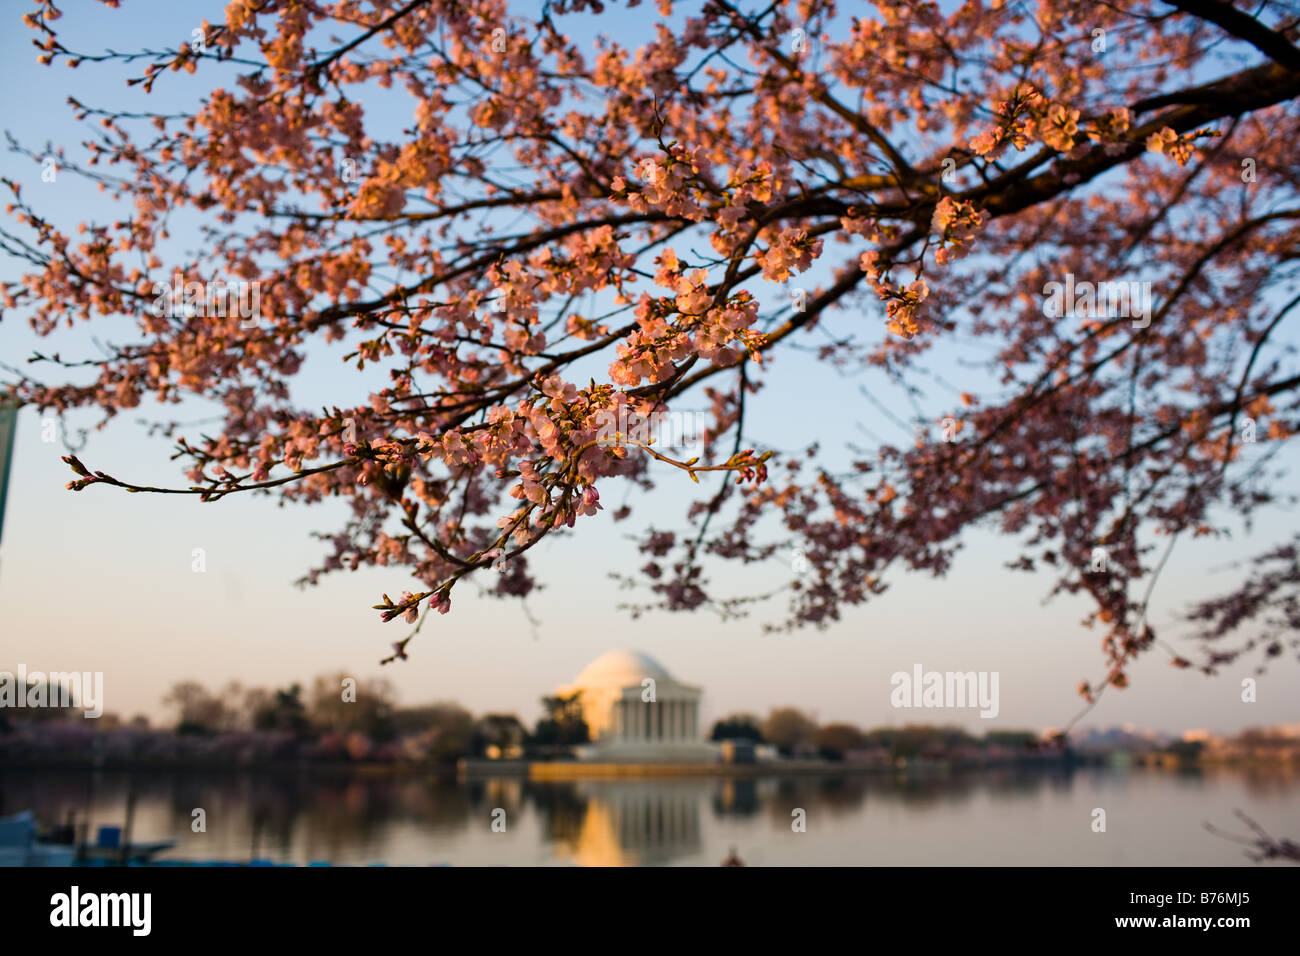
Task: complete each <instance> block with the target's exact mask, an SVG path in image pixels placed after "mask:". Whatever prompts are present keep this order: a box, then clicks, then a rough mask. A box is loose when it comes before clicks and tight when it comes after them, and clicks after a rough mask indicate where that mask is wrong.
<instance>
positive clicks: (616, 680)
mask: <svg viewBox="0 0 1300 956" xmlns="http://www.w3.org/2000/svg"><path fill="white" fill-rule="evenodd" d="M575 691H581V692H582V696H581V697H580V698H579V699H578V700H579V703H580V704H581V706H582V716H583V719H584V720H585V721H586V722H587V729H588V731H589V732H590V734H591V740H592V743H591V744H590V745H588V746H586V747H582V748H580V750H579V754H578V755H579V758H580V759H583V760H590V761H596V762H601V763H698V762H701V761H710V760H714V759H716V756H717V751H716V750H715V748H714V747H713V746H711V745H710V744H707V743H705V742H704V740H703V732H702V729H701V726H700V696H701V692H700V689H699V688H698V687H693V686H691V685H690V684H683V683H681V682H680V681H678V680H677V679H676V678H674V677H673V676H672V675H671V674H669V673H668V671H667V670H666V669H665V668H664V666H663V665H662V664H660V663H659V662H658V661H656V660H655V659H654V658H652V657H650V655H648V654H643V653H641V652H639V651H610V652H609V653H608V654H602V655H601V656H600V657H598V658H596V659H595V660H594V661H592V662H591V663H590V664H588V665H587V666H586V667H585V668H583V670H582V673H580V674H579V675H578V676H577V677H576V678H574V680H573V683H571V684H567V685H565V686H564V687H560V688H558V692H559V693H560V694H563V695H565V696H568V695H570V694H573V693H574V692H575Z"/></svg>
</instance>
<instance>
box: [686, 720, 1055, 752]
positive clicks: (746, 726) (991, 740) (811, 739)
mask: <svg viewBox="0 0 1300 956" xmlns="http://www.w3.org/2000/svg"><path fill="white" fill-rule="evenodd" d="M709 739H710V740H713V741H716V742H720V741H724V740H748V741H751V742H753V743H755V744H769V745H771V746H773V747H775V748H776V749H777V751H778V752H779V753H781V754H782V755H783V756H787V757H800V756H802V757H821V758H822V759H825V760H843V759H844V758H845V756H846V755H849V754H853V753H855V752H862V751H877V752H881V753H884V754H887V755H888V756H889V758H891V759H898V758H903V759H912V758H916V757H926V756H935V757H939V756H948V755H950V754H952V753H954V752H956V751H959V750H961V749H962V748H987V747H994V746H996V747H1004V748H1007V749H1011V750H1027V749H1030V748H1032V747H1034V746H1035V745H1036V744H1037V743H1038V740H1039V735H1038V734H1036V733H1034V732H1033V731H1029V730H995V731H989V732H988V733H986V734H985V735H984V736H983V737H975V736H973V735H971V734H968V733H967V732H966V731H964V730H962V729H961V728H959V727H932V726H928V725H908V726H904V727H879V728H875V729H872V730H862V729H861V728H859V727H857V726H855V725H853V724H849V723H843V722H835V723H828V724H818V723H817V721H816V720H814V719H813V718H812V717H810V716H809V715H807V714H805V713H803V712H802V711H800V710H798V709H796V708H794V707H777V708H774V709H773V710H772V711H771V712H770V713H769V714H768V715H767V718H766V719H761V718H759V717H757V716H756V715H754V714H747V713H738V714H731V715H729V716H727V717H724V718H722V719H721V720H719V721H718V722H717V723H715V724H714V725H713V730H712V732H711V733H710V735H709Z"/></svg>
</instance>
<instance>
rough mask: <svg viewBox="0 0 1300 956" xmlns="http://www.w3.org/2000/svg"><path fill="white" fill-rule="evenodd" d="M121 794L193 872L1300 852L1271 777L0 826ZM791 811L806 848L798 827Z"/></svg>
mask: <svg viewBox="0 0 1300 956" xmlns="http://www.w3.org/2000/svg"><path fill="white" fill-rule="evenodd" d="M128 792H131V793H133V794H134V798H135V822H134V826H133V837H134V839H136V840H152V839H175V840H177V841H178V843H177V846H176V847H175V848H174V849H172V850H170V851H168V852H167V853H166V854H164V856H163V857H162V858H163V859H186V860H227V861H241V862H247V861H249V860H251V859H266V860H272V861H275V862H288V863H296V864H306V863H309V862H313V861H327V862H330V863H334V864H337V865H343V864H347V865H365V864H372V863H384V864H388V865H393V866H397V865H408V866H426V865H429V864H452V865H456V866H484V865H489V866H496V865H526V866H531V865H555V866H573V865H598V866H606V865H679V866H714V865H717V864H718V863H720V862H721V861H722V860H723V859H725V858H726V857H727V856H728V854H729V853H730V851H731V850H732V849H733V848H734V849H735V851H736V853H737V854H738V855H739V856H740V858H741V859H742V860H744V861H745V863H747V864H750V865H758V866H763V865H769V866H771V865H813V866H823V865H901V866H909V865H918V866H930V865H955V866H968V865H994V866H1007V865H1011V866H1015V865H1049V866H1050V865H1085V866H1138V865H1174V866H1178V865H1246V866H1253V865H1255V864H1253V863H1251V861H1250V860H1249V859H1247V857H1246V856H1245V855H1244V849H1245V848H1244V847H1241V846H1239V845H1237V844H1234V843H1232V842H1230V841H1228V840H1226V839H1224V838H1222V837H1220V836H1215V835H1214V834H1212V833H1210V832H1208V831H1207V830H1206V828H1205V825H1206V824H1207V823H1208V824H1213V825H1214V826H1216V827H1218V828H1219V829H1221V830H1226V831H1228V832H1231V833H1233V834H1237V835H1241V836H1245V835H1247V834H1248V832H1249V831H1248V829H1247V827H1246V825H1245V824H1244V823H1242V822H1241V821H1240V820H1239V819H1237V818H1236V817H1235V816H1234V811H1236V810H1242V811H1244V812H1245V813H1247V814H1248V815H1249V816H1250V817H1251V818H1252V819H1254V820H1255V821H1256V822H1258V823H1259V824H1260V825H1262V826H1263V827H1264V828H1265V829H1266V830H1268V831H1269V832H1270V833H1271V834H1272V836H1273V837H1275V838H1279V839H1280V838H1282V837H1289V838H1291V839H1300V775H1297V774H1296V773H1294V772H1291V773H1289V774H1288V773H1283V772H1280V771H1276V770H1215V771H1203V772H1202V771H1195V772H1172V771H1161V770H1153V769H1143V768H1130V769H1122V770H1121V769H1114V768H1109V767H1107V768H1099V767H1088V768H1083V769H1075V770H1073V771H1071V772H1064V771H1060V772H1057V771H1014V770H995V771H980V772H960V773H959V772H953V773H947V774H930V775H924V776H899V775H892V774H881V775H859V774H838V775H830V776H816V777H757V778H723V777H697V778H688V779H659V780H655V779H639V780H579V781H573V782H563V783H561V782H546V783H534V782H528V781H525V780H523V779H520V778H515V777H501V778H489V779H479V780H470V781H467V782H462V783H456V782H454V781H438V780H435V779H430V778H424V777H413V776H408V777H367V776H354V777H343V778H338V777H320V776H316V775H307V774H299V775H289V776H284V775H259V774H247V775H234V774H198V773H158V772H153V773H147V774H144V773H137V774H126V773H107V772H105V773H90V772H70V771H28V770H24V771H8V772H6V771H5V770H4V769H3V768H0V814H8V813H16V812H18V811H20V810H23V809H27V808H31V809H34V810H36V811H37V815H38V817H39V818H40V819H41V820H42V821H44V822H51V823H52V822H58V821H62V820H63V819H64V818H65V817H66V815H67V813H68V811H70V810H72V811H76V813H77V814H78V816H79V817H80V816H82V815H83V814H84V812H85V810H86V807H87V805H88V803H89V806H90V811H91V820H92V827H97V826H99V825H101V824H105V825H120V824H121V823H122V822H123V820H124V818H125V815H126V804H127V795H128ZM199 808H201V809H202V810H203V811H204V814H205V817H206V827H207V829H206V832H201V833H198V832H194V830H193V829H192V821H193V820H194V819H195V816H194V810H195V809H199ZM1097 808H1100V809H1103V810H1105V812H1106V818H1105V819H1106V830H1105V832H1104V833H1098V832H1094V831H1093V820H1094V816H1095V815H1094V810H1095V809H1097ZM796 810H802V811H804V817H805V819H806V830H805V832H795V831H794V830H793V829H792V822H793V821H794V820H795V819H796V815H795V814H794V811H796ZM498 811H504V814H502V813H501V812H498ZM494 820H496V821H498V822H497V826H496V828H495V829H494V827H493V822H494ZM502 821H503V822H504V830H503V829H502ZM92 832H93V830H92ZM1261 865H1270V864H1261ZM1282 865H1285V864H1282Z"/></svg>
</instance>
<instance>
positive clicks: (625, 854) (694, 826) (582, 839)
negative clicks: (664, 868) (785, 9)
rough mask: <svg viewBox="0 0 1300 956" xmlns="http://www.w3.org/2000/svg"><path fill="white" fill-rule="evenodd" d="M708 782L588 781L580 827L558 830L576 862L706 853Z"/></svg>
mask: <svg viewBox="0 0 1300 956" xmlns="http://www.w3.org/2000/svg"><path fill="white" fill-rule="evenodd" d="M709 790H710V788H709V785H708V784H707V783H705V782H702V781H672V782H662V783H660V782H652V781H647V782H635V783H634V782H630V781H618V782H614V781H584V782H581V783H578V784H576V785H575V792H576V794H577V795H578V797H579V798H580V799H582V800H585V802H586V813H585V814H583V816H582V821H581V823H580V825H579V826H578V827H577V828H576V831H574V832H572V833H571V834H569V835H568V836H567V837H566V836H561V835H557V838H558V841H559V842H560V843H561V845H563V846H564V848H565V851H566V852H567V853H569V854H570V855H572V856H573V858H574V862H575V863H580V864H582V865H584V866H641V865H646V864H658V863H669V862H672V861H673V860H676V859H679V858H682V857H687V856H692V855H694V854H696V853H699V852H700V849H701V846H702V841H701V836H700V808H701V806H702V805H703V804H704V802H705V801H706V800H707V799H708V797H709Z"/></svg>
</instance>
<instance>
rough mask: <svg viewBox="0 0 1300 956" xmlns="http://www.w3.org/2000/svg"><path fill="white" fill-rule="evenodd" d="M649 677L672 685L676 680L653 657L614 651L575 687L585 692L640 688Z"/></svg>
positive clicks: (586, 670)
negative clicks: (596, 689)
mask: <svg viewBox="0 0 1300 956" xmlns="http://www.w3.org/2000/svg"><path fill="white" fill-rule="evenodd" d="M647 677H650V678H653V679H654V680H655V681H670V680H672V676H671V675H670V674H669V673H668V671H667V670H665V669H664V666H663V665H662V664H660V663H659V662H658V661H656V660H655V659H654V658H653V657H651V656H650V655H649V654H643V653H641V652H640V651H610V652H609V653H607V654H602V655H600V657H598V658H596V659H595V660H594V661H592V662H591V663H590V664H588V665H587V666H586V667H584V668H583V669H582V673H581V674H579V675H578V676H577V677H575V678H574V679H573V686H574V687H579V688H583V689H595V688H611V689H614V688H623V687H629V686H632V685H637V686H639V685H640V684H641V682H642V681H643V680H645V679H646V678H647Z"/></svg>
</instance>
